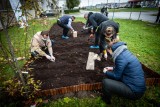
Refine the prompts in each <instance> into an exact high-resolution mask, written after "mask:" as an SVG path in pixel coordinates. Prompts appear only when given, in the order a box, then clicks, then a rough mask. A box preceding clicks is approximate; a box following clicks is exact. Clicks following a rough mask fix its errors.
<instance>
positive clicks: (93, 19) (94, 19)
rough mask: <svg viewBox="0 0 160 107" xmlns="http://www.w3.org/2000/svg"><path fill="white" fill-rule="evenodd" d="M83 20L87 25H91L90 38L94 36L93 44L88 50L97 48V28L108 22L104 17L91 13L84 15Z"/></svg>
mask: <svg viewBox="0 0 160 107" xmlns="http://www.w3.org/2000/svg"><path fill="white" fill-rule="evenodd" d="M84 18H85V19H86V20H87V21H89V23H91V24H92V30H91V34H90V37H93V36H94V34H95V44H94V45H92V46H90V48H99V34H98V33H99V32H98V26H99V25H100V24H101V23H102V22H104V21H107V20H109V19H108V18H107V17H106V16H105V15H103V14H101V13H93V14H91V15H90V16H89V14H88V13H86V14H84Z"/></svg>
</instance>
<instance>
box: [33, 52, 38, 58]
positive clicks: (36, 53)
mask: <svg viewBox="0 0 160 107" xmlns="http://www.w3.org/2000/svg"><path fill="white" fill-rule="evenodd" d="M38 55H39V54H38V52H36V51H33V52H31V57H32V58H35V57H38Z"/></svg>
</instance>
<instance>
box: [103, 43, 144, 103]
mask: <svg viewBox="0 0 160 107" xmlns="http://www.w3.org/2000/svg"><path fill="white" fill-rule="evenodd" d="M110 46H111V49H110V51H109V52H110V54H111V55H112V58H113V61H114V64H115V66H114V67H105V68H104V70H103V72H104V73H105V75H106V76H107V77H108V78H105V79H104V80H103V81H102V90H103V93H104V96H102V98H103V100H105V101H106V102H107V103H111V102H110V101H111V95H112V94H115V95H118V96H121V97H124V98H127V99H131V100H137V99H139V98H141V97H142V96H143V94H144V92H145V90H146V84H145V77H144V71H143V69H142V66H141V63H140V62H139V60H138V59H137V58H136V57H135V56H134V55H133V54H132V53H131V52H130V51H129V50H128V49H127V46H126V43H124V42H116V43H114V42H111V43H110Z"/></svg>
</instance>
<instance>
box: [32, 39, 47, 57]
mask: <svg viewBox="0 0 160 107" xmlns="http://www.w3.org/2000/svg"><path fill="white" fill-rule="evenodd" d="M34 51H36V52H38V54H39V55H40V56H45V55H46V53H45V52H44V51H42V50H41V48H40V45H39V43H38V40H37V39H36V38H33V39H32V40H31V52H34Z"/></svg>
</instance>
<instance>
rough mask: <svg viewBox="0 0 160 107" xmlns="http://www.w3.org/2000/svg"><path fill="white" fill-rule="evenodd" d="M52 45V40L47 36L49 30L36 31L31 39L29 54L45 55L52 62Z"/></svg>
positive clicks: (33, 55) (53, 58)
mask: <svg viewBox="0 0 160 107" xmlns="http://www.w3.org/2000/svg"><path fill="white" fill-rule="evenodd" d="M52 45H53V41H51V39H50V38H49V31H41V32H37V33H36V34H35V35H34V36H33V38H32V40H31V56H32V57H36V56H45V57H46V58H47V59H48V60H50V61H53V62H54V61H55V57H54V56H53V49H52Z"/></svg>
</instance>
